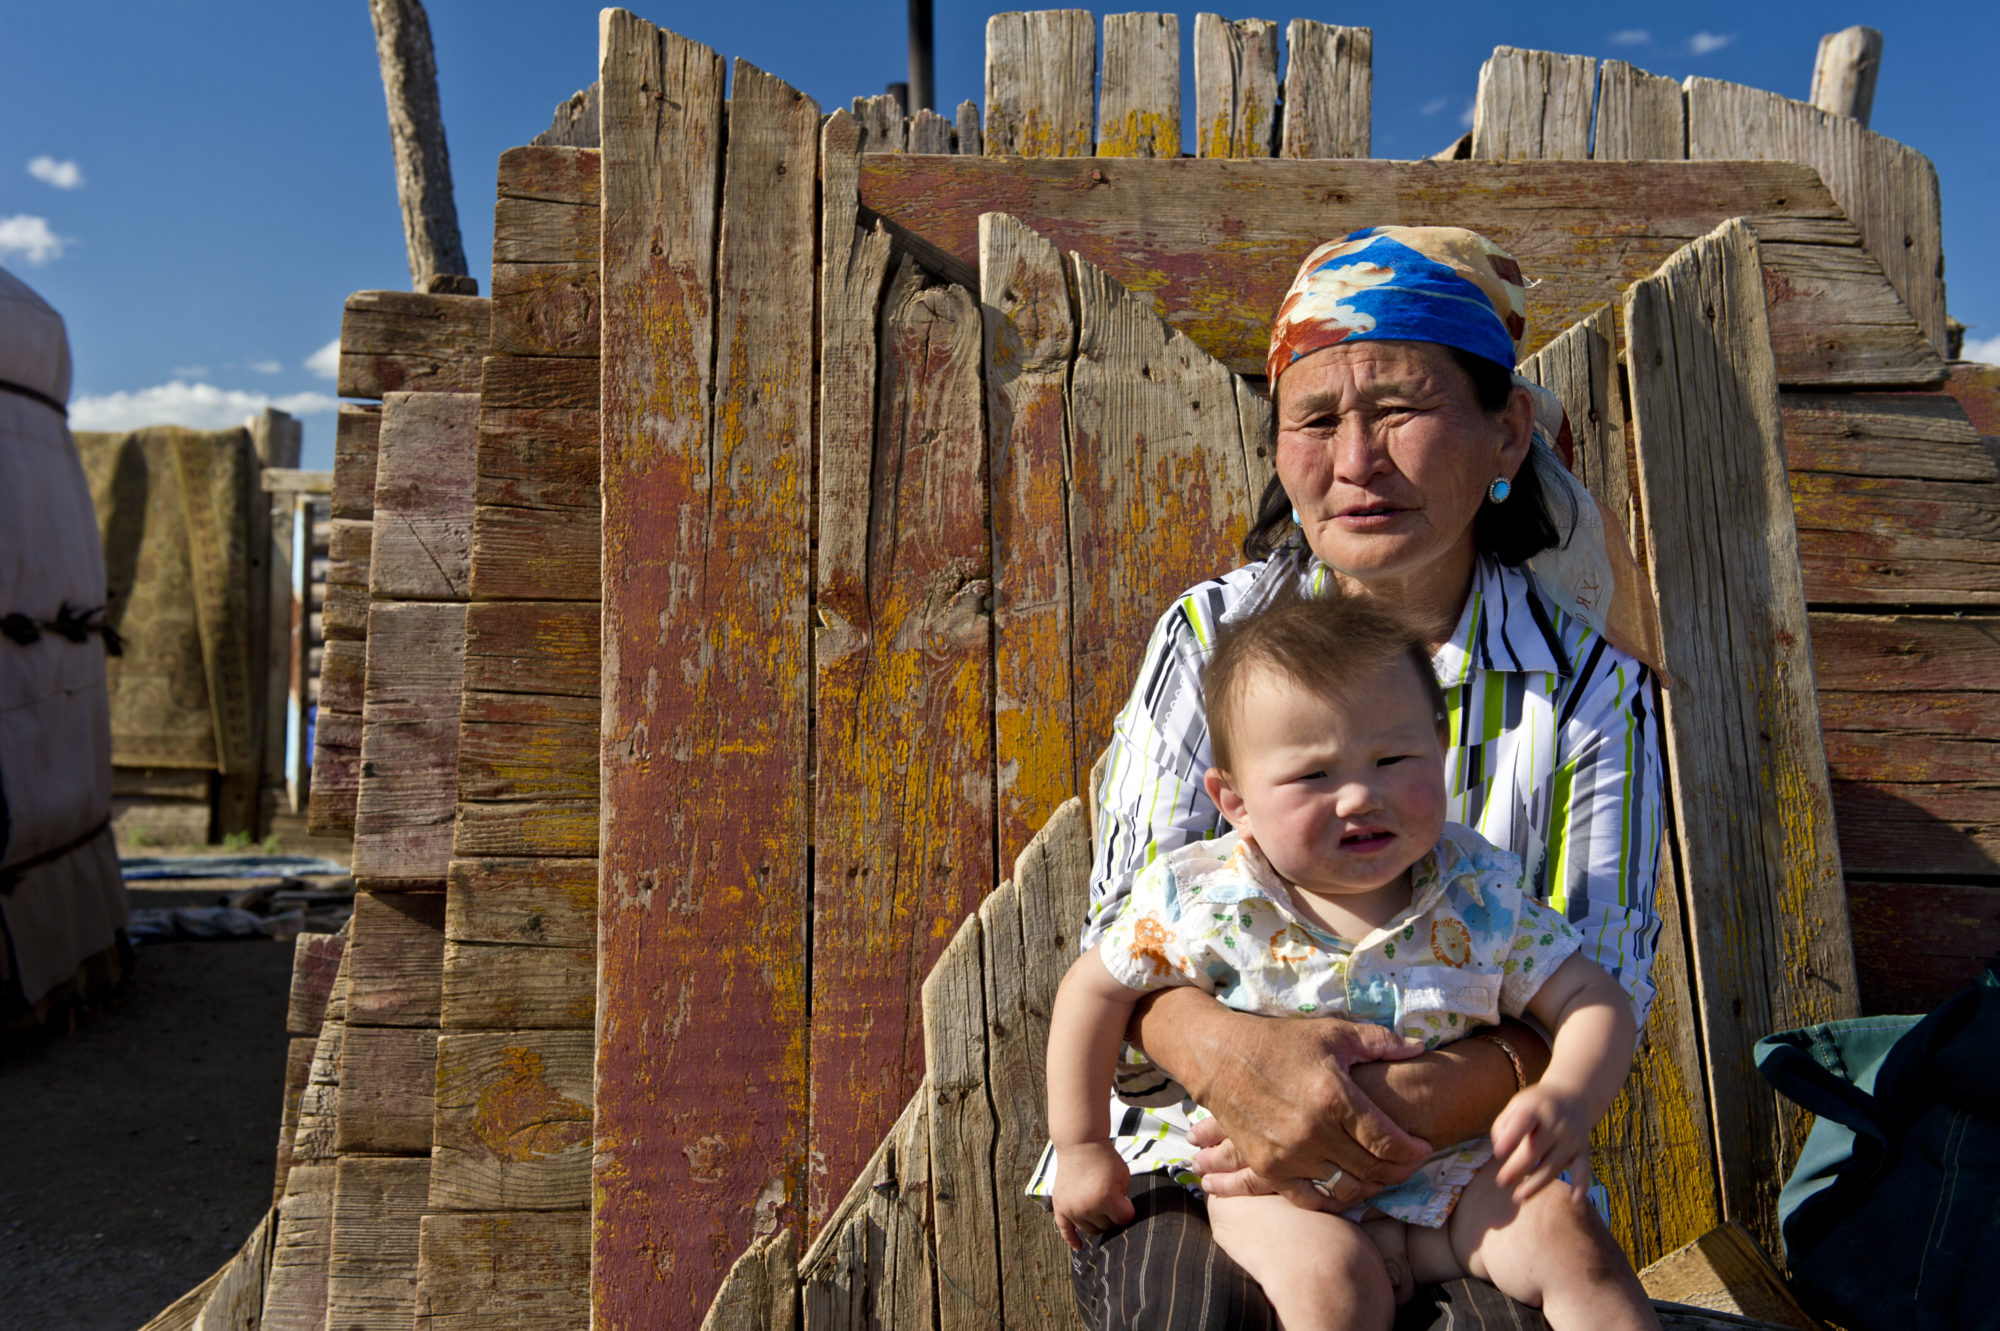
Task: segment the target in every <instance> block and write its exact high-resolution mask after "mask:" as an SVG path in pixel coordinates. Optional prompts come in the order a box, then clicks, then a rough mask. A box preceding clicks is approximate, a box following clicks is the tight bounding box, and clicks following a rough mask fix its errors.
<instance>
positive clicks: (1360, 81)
mask: <svg viewBox="0 0 2000 1331" xmlns="http://www.w3.org/2000/svg"><path fill="white" fill-rule="evenodd" d="M1285 46H1286V49H1287V50H1288V51H1289V52H1290V55H1289V56H1288V57H1287V59H1286V63H1285V114H1284V129H1283V143H1282V144H1281V145H1280V146H1279V150H1278V155H1279V156H1280V157H1366V156H1367V155H1368V136H1369V123H1370V117H1371V115H1372V114H1373V106H1374V87H1375V33H1374V31H1373V30H1372V29H1369V28H1339V27H1335V26H1333V25H1332V24H1330V23H1319V22H1315V21H1314V20H1312V19H1304V18H1295V19H1293V20H1292V21H1291V24H1290V26H1289V27H1287V28H1286V29H1285Z"/></svg>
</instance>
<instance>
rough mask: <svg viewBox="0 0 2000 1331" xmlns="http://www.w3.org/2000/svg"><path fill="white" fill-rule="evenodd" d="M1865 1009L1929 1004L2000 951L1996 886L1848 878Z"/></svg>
mask: <svg viewBox="0 0 2000 1331" xmlns="http://www.w3.org/2000/svg"><path fill="white" fill-rule="evenodd" d="M1847 910H1848V918H1849V919H1850V920H1851V921H1852V924H1853V929H1854V953H1855V966H1856V969H1857V971H1858V972H1859V981H1860V985H1861V1006H1862V1010H1863V1011H1864V1012H1870V1013H1875V1012H1928V1011H1930V1010H1931V1009H1932V1008H1934V1007H1936V1006H1937V1005H1938V1004H1940V1003H1942V1002H1943V1001H1944V1000H1945V999H1947V998H1949V997H1951V995H1953V994H1954V993H1957V992H1958V991H1959V990H1960V989H1963V988H1964V987H1965V986H1967V985H1969V984H1976V983H1978V982H1979V977H1980V975H1981V974H1982V973H1983V972H1984V971H1985V970H1986V968H1987V967H1988V966H1990V965H1992V964H1993V959H1994V958H1995V957H1996V956H2000V887H1994V886H1993V885H1991V884H1990V883H1966V882H1956V883H1953V882H1942V883H1923V882H1893V883H1891V882H1876V881H1873V880H1870V879H1867V878H1849V879H1848V880H1847Z"/></svg>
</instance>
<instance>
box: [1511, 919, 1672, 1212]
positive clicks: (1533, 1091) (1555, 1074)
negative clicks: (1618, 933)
mask: <svg viewBox="0 0 2000 1331" xmlns="http://www.w3.org/2000/svg"><path fill="white" fill-rule="evenodd" d="M1528 1012H1529V1014H1530V1015H1531V1016H1533V1017H1534V1018H1535V1020H1537V1021H1539V1022H1541V1023H1542V1025H1543V1026H1545V1027H1547V1028H1548V1029H1549V1030H1550V1031H1552V1032H1553V1033H1554V1039H1553V1042H1552V1044H1551V1046H1550V1049H1549V1066H1548V1071H1546V1072H1544V1073H1543V1074H1542V1079H1541V1080H1540V1081H1539V1082H1537V1083H1535V1084H1534V1085H1533V1086H1529V1087H1527V1088H1525V1089H1524V1090H1522V1091H1520V1092H1518V1093H1516V1094H1515V1096H1514V1098H1513V1099H1512V1100H1510V1101H1508V1102H1507V1107H1506V1108H1505V1109H1503V1110H1502V1111H1500V1117H1499V1118H1497V1119H1495V1120H1494V1121H1493V1154H1494V1156H1495V1157H1496V1158H1497V1159H1499V1160H1500V1161H1501V1165H1500V1170H1499V1173H1498V1174H1497V1175H1496V1176H1495V1177H1496V1178H1497V1179H1498V1181H1499V1182H1500V1183H1502V1184H1503V1185H1512V1186H1513V1187H1514V1200H1515V1201H1517V1202H1521V1201H1526V1200H1527V1199H1528V1198H1529V1197H1531V1196H1533V1195H1534V1194H1535V1193H1536V1192H1538V1191H1540V1190H1541V1189H1542V1187H1543V1186H1544V1185H1546V1184H1547V1183H1549V1181H1550V1180H1552V1179H1554V1178H1555V1177H1556V1176H1557V1175H1558V1174H1560V1173H1562V1171H1563V1170H1565V1169H1568V1170H1570V1171H1571V1173H1570V1178H1571V1182H1572V1185H1573V1188H1574V1191H1575V1194H1576V1196H1577V1198H1578V1199H1579V1200H1581V1199H1582V1198H1583V1197H1584V1196H1585V1195H1586V1194H1588V1193H1589V1191H1590V1130H1591V1129H1592V1128H1594V1127H1596V1126H1597V1122H1598V1120H1599V1119H1601V1118H1603V1117H1604V1114H1605V1111H1606V1110H1608V1109H1610V1108H1611V1102H1612V1101H1613V1100H1614V1099H1616V1098H1617V1096H1618V1088H1619V1087H1621V1086H1623V1085H1624V1084H1625V1075H1626V1074H1627V1073H1628V1072H1630V1071H1631V1070H1632V1049H1633V1046H1634V1045H1635V1044H1636V1043H1637V1041H1638V1028H1637V1026H1636V1025H1634V1023H1633V1020H1632V1002H1631V1000H1630V999H1629V998H1627V997H1626V995H1625V992H1624V990H1622V989H1620V988H1619V987H1618V982H1617V981H1616V980H1614V979H1612V978H1611V975H1610V973H1609V972H1608V971H1606V970H1605V969H1604V968H1603V967H1602V966H1599V965H1598V964H1597V963H1596V962H1593V961H1586V960H1585V959H1584V957H1583V954H1582V953H1580V952H1572V953H1571V954H1570V955H1569V957H1568V959H1567V960H1565V961H1564V962H1563V963H1562V965H1560V966H1558V967H1556V969H1555V972H1554V973H1553V974H1552V975H1550V976H1549V978H1548V980H1547V981H1546V982H1545V983H1544V984H1543V985H1542V987H1541V988H1540V989H1539V990H1537V991H1536V993H1535V996H1534V997H1533V998H1532V999H1530V1000H1528Z"/></svg>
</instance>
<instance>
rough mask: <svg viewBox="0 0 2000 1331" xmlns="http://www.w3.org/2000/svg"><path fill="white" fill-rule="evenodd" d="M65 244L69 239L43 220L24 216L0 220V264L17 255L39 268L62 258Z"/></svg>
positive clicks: (18, 215) (22, 214)
mask: <svg viewBox="0 0 2000 1331" xmlns="http://www.w3.org/2000/svg"><path fill="white" fill-rule="evenodd" d="M68 245H69V241H68V240H66V239H64V238H63V237H61V236H58V235H57V234H56V233H55V232H53V231H51V230H50V229H49V223H48V219H47V218H45V217H30V216H29V215H28V214H26V213H16V214H14V215H13V216H12V217H0V263H4V262H5V261H6V260H7V259H8V258H9V257H10V256H12V255H17V254H18V255H20V256H21V257H22V258H23V259H26V260H27V261H28V262H29V263H30V264H31V265H33V266H34V267H36V268H40V267H41V266H42V265H43V264H45V263H47V262H48V261H49V260H50V259H60V258H62V253H63V250H64V249H65V248H67V247H68Z"/></svg>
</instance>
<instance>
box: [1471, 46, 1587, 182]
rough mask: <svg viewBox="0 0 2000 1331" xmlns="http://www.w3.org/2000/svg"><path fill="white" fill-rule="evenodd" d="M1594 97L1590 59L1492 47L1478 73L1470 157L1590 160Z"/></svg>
mask: <svg viewBox="0 0 2000 1331" xmlns="http://www.w3.org/2000/svg"><path fill="white" fill-rule="evenodd" d="M1596 91H1597V62H1596V61H1595V60H1593V59H1591V58H1590V57H1589V56H1582V55H1557V54H1555V53H1554V52H1552V51H1522V50H1518V49H1516V48H1514V47H1512V46H1496V47H1494V48H1493V54H1492V55H1491V56H1490V57H1488V59H1487V61H1486V63H1485V64H1483V65H1481V66H1480V67H1479V100H1478V102H1477V103H1476V104H1475V105H1474V108H1473V113H1472V155H1473V157H1474V158H1475V159H1479V160H1483V161H1496V162H1498V161H1510V160H1515V159H1521V158H1526V159H1530V160H1540V161H1548V160H1551V159H1554V160H1563V161H1582V160H1583V159H1585V158H1587V157H1589V156H1590V112H1591V103H1592V100H1593V94H1595V92H1596Z"/></svg>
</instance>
